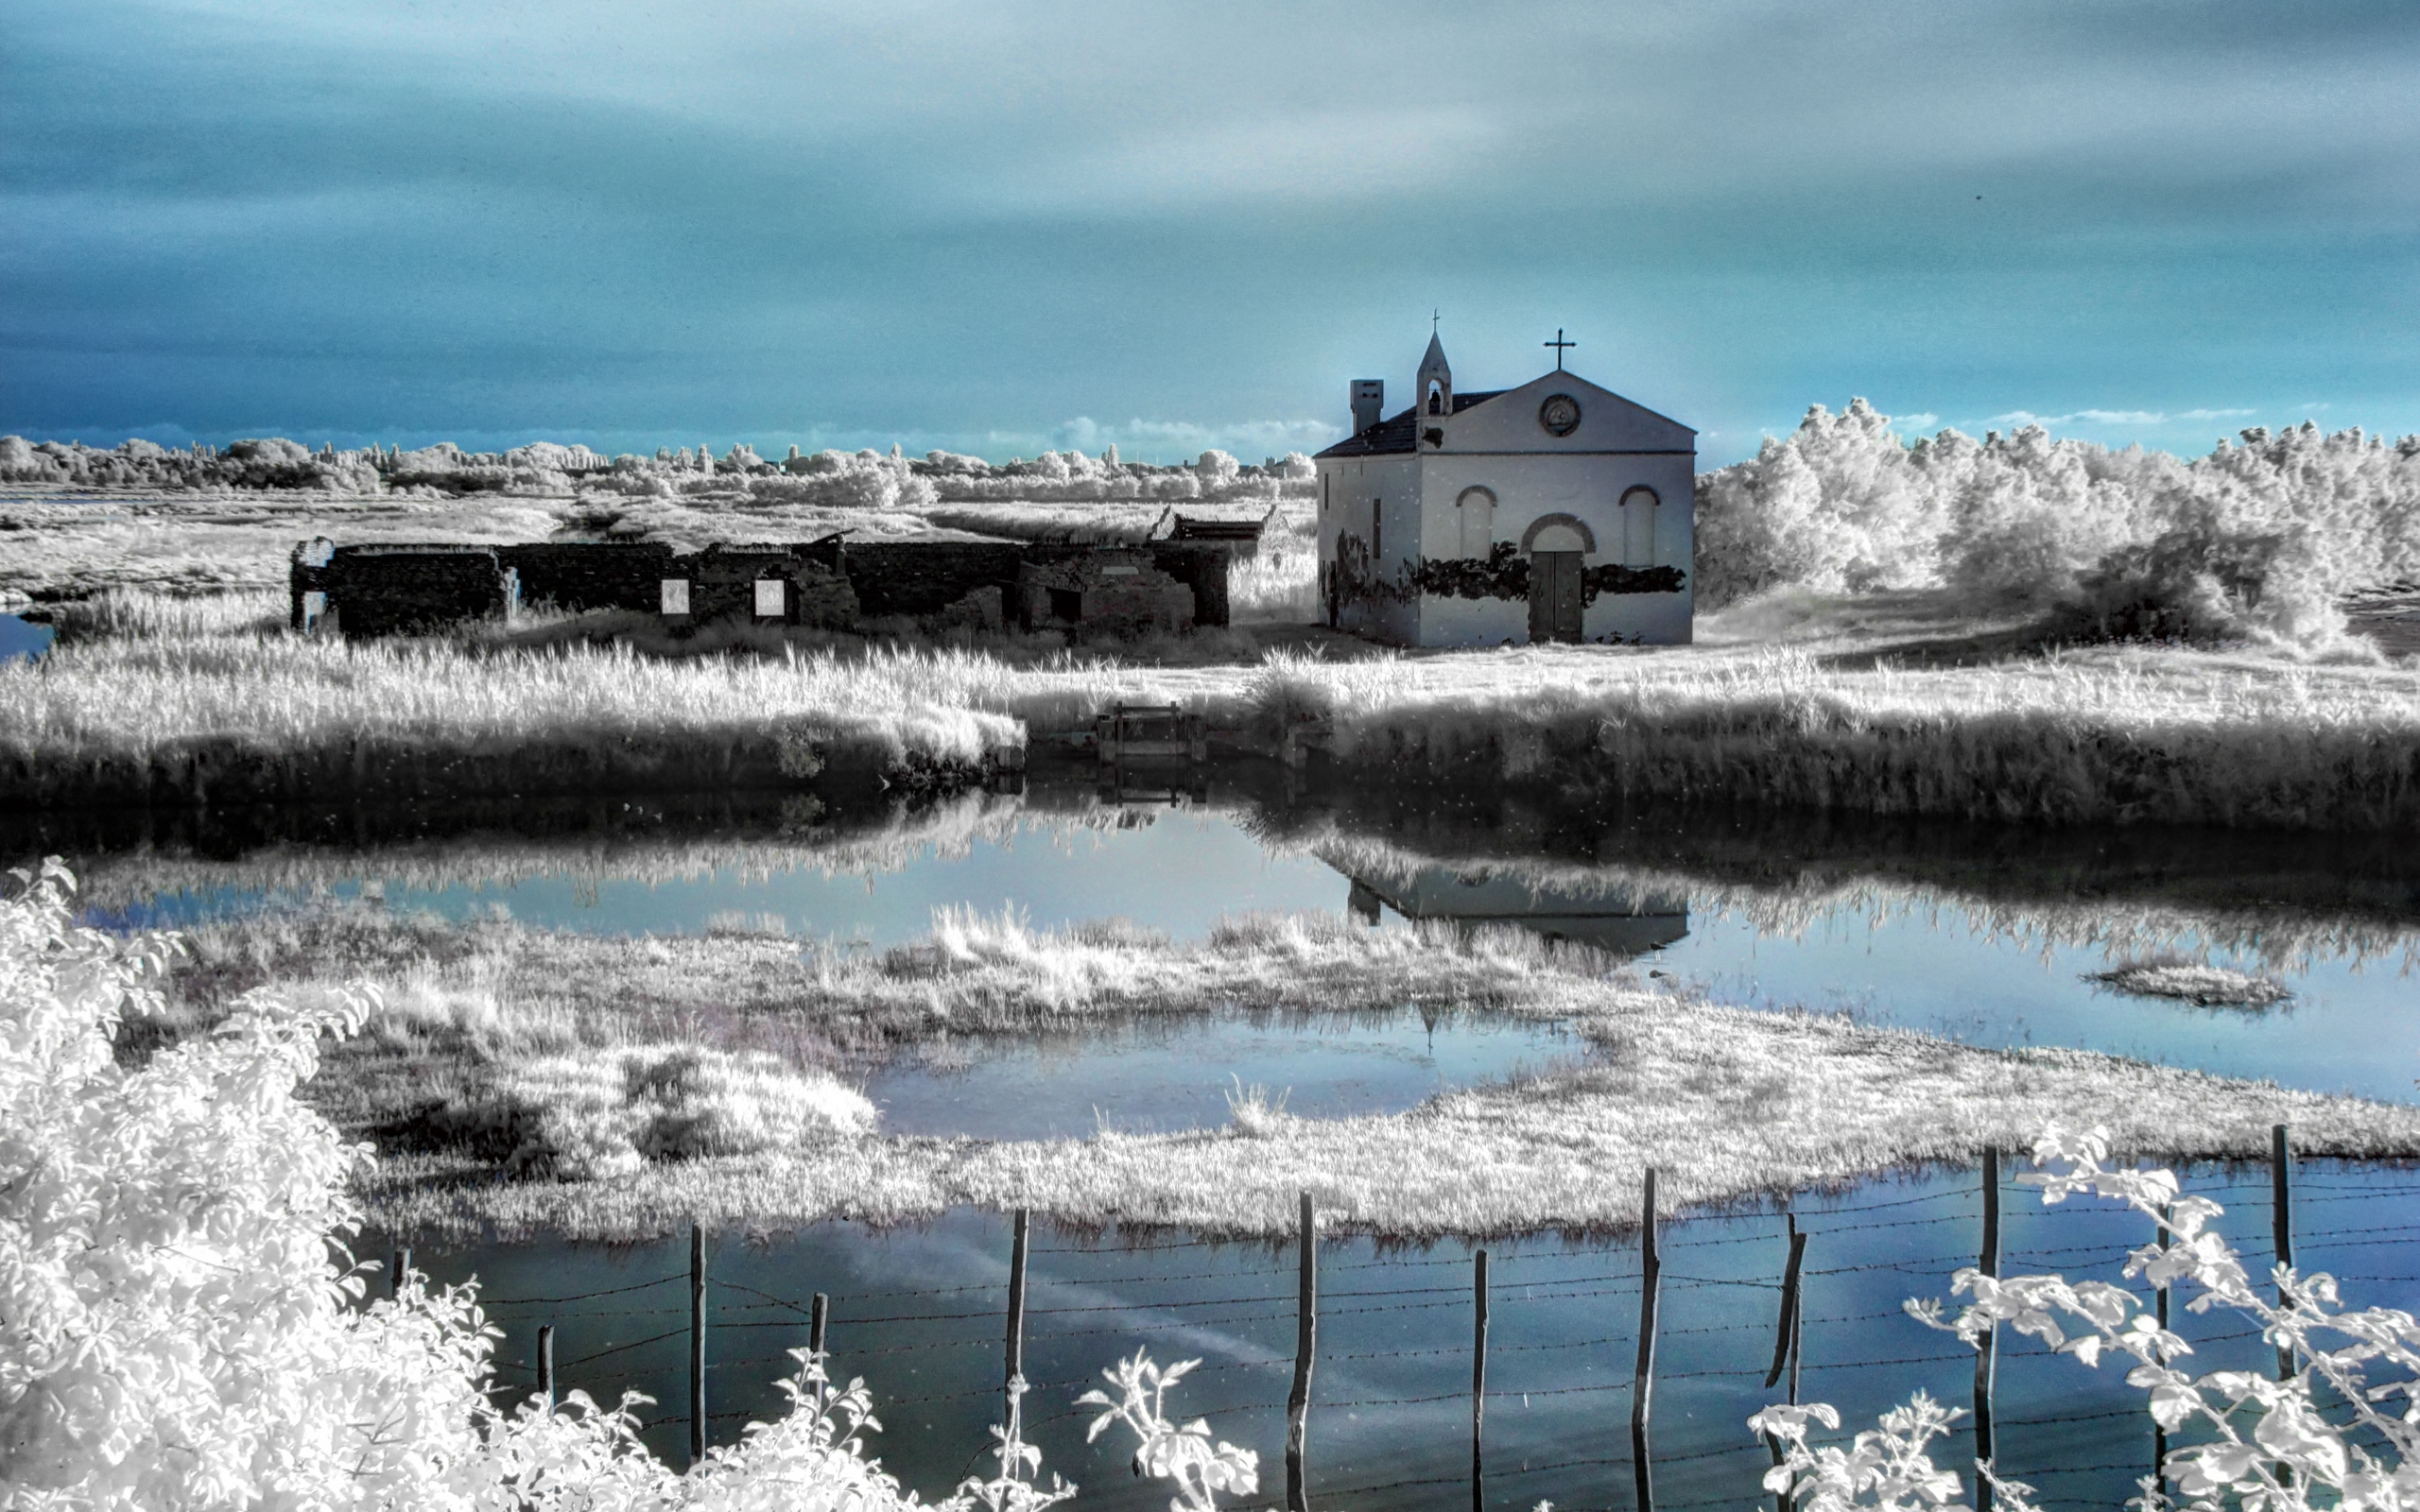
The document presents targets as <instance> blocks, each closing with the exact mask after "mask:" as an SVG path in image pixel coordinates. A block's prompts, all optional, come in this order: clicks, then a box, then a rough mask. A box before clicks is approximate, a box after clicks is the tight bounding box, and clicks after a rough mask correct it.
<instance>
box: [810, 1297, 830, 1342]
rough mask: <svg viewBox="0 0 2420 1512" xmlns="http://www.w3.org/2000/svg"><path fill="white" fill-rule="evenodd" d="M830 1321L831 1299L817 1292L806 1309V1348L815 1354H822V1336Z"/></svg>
mask: <svg viewBox="0 0 2420 1512" xmlns="http://www.w3.org/2000/svg"><path fill="white" fill-rule="evenodd" d="M831 1321H832V1298H830V1297H826V1296H824V1295H823V1294H822V1293H821V1292H818V1293H816V1294H815V1300H814V1301H812V1302H809V1303H808V1304H807V1308H806V1347H807V1349H809V1350H810V1351H812V1352H814V1353H816V1354H821V1353H823V1352H824V1350H823V1335H824V1332H825V1329H826V1327H827V1325H829V1324H830V1322H831Z"/></svg>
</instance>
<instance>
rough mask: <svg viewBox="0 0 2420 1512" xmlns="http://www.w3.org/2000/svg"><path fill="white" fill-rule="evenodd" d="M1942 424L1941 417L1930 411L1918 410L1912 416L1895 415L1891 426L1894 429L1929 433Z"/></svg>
mask: <svg viewBox="0 0 2420 1512" xmlns="http://www.w3.org/2000/svg"><path fill="white" fill-rule="evenodd" d="M1940 423H1941V417H1940V416H1938V415H1936V414H1934V413H1933V412H1932V411H1931V410H1928V409H1925V410H1918V411H1917V412H1916V413H1915V414H1912V415H1893V416H1892V417H1891V424H1892V426H1893V429H1896V430H1903V431H1928V430H1930V429H1932V428H1933V427H1934V426H1936V425H1938V424H1940Z"/></svg>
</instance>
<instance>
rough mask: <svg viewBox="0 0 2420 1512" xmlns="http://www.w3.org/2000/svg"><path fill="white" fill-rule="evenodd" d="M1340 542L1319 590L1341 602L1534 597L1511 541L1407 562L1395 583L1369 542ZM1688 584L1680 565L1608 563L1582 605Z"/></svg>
mask: <svg viewBox="0 0 2420 1512" xmlns="http://www.w3.org/2000/svg"><path fill="white" fill-rule="evenodd" d="M1336 544H1337V552H1336V562H1335V565H1334V566H1333V567H1329V568H1323V569H1322V573H1321V576H1322V584H1321V587H1322V591H1323V592H1325V593H1329V594H1331V595H1332V596H1333V598H1334V600H1335V601H1336V602H1338V603H1359V604H1379V603H1392V604H1409V603H1411V602H1413V601H1414V600H1416V599H1418V598H1419V597H1420V596H1421V595H1422V594H1426V595H1428V596H1430V597H1432V598H1472V599H1478V598H1495V599H1503V600H1506V601H1508V602H1512V603H1526V602H1528V600H1529V597H1530V558H1529V555H1528V554H1527V553H1525V552H1524V551H1522V550H1521V548H1520V547H1519V546H1517V545H1515V544H1513V542H1511V541H1498V542H1497V543H1496V544H1495V546H1494V547H1493V548H1491V549H1490V550H1489V552H1488V554H1487V556H1486V557H1485V558H1477V557H1431V558H1426V559H1424V560H1421V561H1412V560H1409V559H1406V560H1405V561H1404V562H1403V563H1402V572H1401V573H1400V574H1399V575H1397V576H1395V577H1393V578H1392V579H1390V578H1388V577H1385V576H1381V575H1379V574H1378V573H1377V572H1376V571H1375V570H1374V563H1372V561H1371V559H1370V547H1369V543H1368V542H1367V541H1363V540H1362V539H1361V538H1360V537H1358V536H1353V535H1347V536H1344V537H1341V538H1340V539H1339V540H1338V541H1337V543H1336ZM1687 581H1688V576H1687V575H1686V574H1685V573H1684V572H1682V571H1681V569H1680V568H1678V567H1624V566H1621V565H1620V564H1618V563H1615V562H1607V563H1605V564H1604V565H1602V566H1599V567H1590V568H1587V569H1585V570H1583V571H1582V574H1581V576H1580V592H1581V601H1582V603H1584V604H1594V603H1595V602H1597V600H1598V598H1599V596H1601V595H1603V594H1606V593H1679V592H1680V591H1681V590H1682V588H1683V587H1684V586H1685V584H1686V583H1687Z"/></svg>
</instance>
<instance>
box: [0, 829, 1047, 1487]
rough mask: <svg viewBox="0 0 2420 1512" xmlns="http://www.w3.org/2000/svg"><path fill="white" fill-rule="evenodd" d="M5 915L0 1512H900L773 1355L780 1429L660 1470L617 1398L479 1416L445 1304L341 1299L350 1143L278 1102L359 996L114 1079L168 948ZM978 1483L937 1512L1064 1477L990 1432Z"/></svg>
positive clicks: (831, 1400)
mask: <svg viewBox="0 0 2420 1512" xmlns="http://www.w3.org/2000/svg"><path fill="white" fill-rule="evenodd" d="M13 875H14V876H15V877H16V879H17V882H18V886H17V889H16V896H14V897H10V898H6V899H0V1038H5V1042H6V1043H7V1044H8V1045H9V1053H8V1054H7V1055H6V1056H5V1057H0V1507H7V1508H10V1509H15V1508H43V1509H47V1512H65V1509H78V1512H80V1509H112V1512H116V1509H125V1512H136V1509H153V1508H160V1507H177V1508H222V1507H223V1508H230V1509H233V1508H262V1507H294V1508H338V1509H341V1508H404V1507H409V1508H415V1509H420V1508H431V1509H439V1512H451V1509H461V1512H491V1509H493V1512H508V1509H510V1512H554V1509H562V1512H573V1509H579V1512H662V1509H670V1508H714V1509H717V1512H756V1509H763V1512H772V1509H775V1508H779V1509H784V1512H819V1509H832V1512H838V1509H841V1508H848V1509H853V1512H885V1509H891V1508H904V1507H910V1506H915V1505H917V1504H918V1503H917V1502H916V1499H915V1498H914V1497H913V1496H910V1495H908V1494H907V1493H905V1492H903V1491H902V1490H901V1489H900V1487H899V1486H898V1483H897V1482H896V1481H894V1480H893V1479H892V1478H891V1477H890V1476H889V1475H888V1474H886V1473H885V1472H884V1471H883V1470H882V1469H881V1468H880V1466H879V1465H878V1464H876V1463H875V1462H874V1461H873V1460H870V1459H869V1458H867V1457H866V1455H865V1452H864V1447H865V1446H864V1442H863V1438H862V1434H863V1432H865V1431H867V1430H871V1429H873V1428H874V1427H876V1426H877V1424H875V1422H874V1421H873V1417H872V1416H871V1413H870V1412H869V1410H868V1409H869V1405H870V1403H869V1400H868V1397H867V1394H866V1391H865V1389H864V1386H863V1385H862V1383H855V1382H853V1383H850V1385H849V1386H848V1387H847V1388H846V1389H843V1390H838V1391H836V1390H834V1389H833V1388H832V1387H831V1385H830V1384H829V1383H827V1382H826V1380H825V1378H824V1375H823V1371H822V1368H821V1362H820V1361H819V1360H816V1359H814V1358H811V1357H808V1356H807V1355H806V1354H805V1353H804V1351H797V1357H798V1358H799V1361H800V1367H799V1370H798V1372H797V1374H796V1375H795V1376H793V1377H792V1378H791V1379H790V1380H789V1381H787V1382H785V1383H783V1389H784V1390H785V1392H786V1393H787V1396H788V1398H789V1400H790V1401H791V1404H792V1406H791V1410H790V1411H789V1412H788V1413H787V1414H786V1415H785V1416H783V1417H780V1418H778V1419H777V1420H775V1421H772V1422H769V1423H761V1424H751V1425H750V1426H749V1428H748V1430H747V1432H746V1435H745V1436H744V1439H743V1441H742V1442H740V1443H738V1444H735V1445H732V1446H729V1447H726V1448H717V1449H715V1450H714V1451H712V1452H710V1453H709V1454H708V1456H707V1457H706V1459H705V1461H704V1462H703V1463H702V1464H700V1466H698V1467H697V1468H695V1469H692V1470H690V1471H689V1472H688V1473H686V1474H674V1473H673V1472H672V1471H671V1470H669V1469H666V1467H665V1466H663V1465H662V1464H661V1463H659V1462H658V1461H657V1460H656V1459H654V1457H653V1456H651V1455H649V1454H648V1452H646V1450H645V1449H644V1448H643V1447H642V1446H641V1445H640V1443H639V1440H638V1436H637V1422H636V1419H635V1418H634V1417H632V1416H631V1407H633V1406H634V1405H637V1404H639V1403H640V1402H643V1401H644V1400H645V1399H643V1398H632V1399H627V1400H625V1401H624V1403H623V1404H622V1406H621V1407H618V1408H616V1409H614V1410H611V1411H606V1410H600V1409H599V1408H597V1407H596V1405H595V1404H594V1403H592V1402H591V1401H590V1400H588V1399H587V1398H586V1397H584V1396H582V1395H580V1394H579V1393H577V1392H574V1393H571V1394H569V1395H568V1396H567V1398H566V1399H565V1400H564V1402H563V1404H562V1406H560V1407H556V1408H551V1409H550V1408H547V1407H545V1406H544V1405H543V1404H542V1403H540V1402H538V1401H536V1400H528V1401H525V1402H523V1403H522V1404H521V1405H520V1406H518V1407H517V1408H514V1409H510V1410H507V1409H503V1408H499V1407H498V1406H496V1405H495V1404H494V1402H493V1400H491V1399H490V1397H489V1396H488V1394H487V1388H488V1386H489V1385H490V1379H489V1354H490V1350H491V1349H492V1348H493V1343H494V1340H495V1337H496V1335H495V1332H494V1331H493V1330H492V1329H490V1328H488V1327H487V1326H486V1324H485V1322H484V1320H483V1318H482V1317H481V1315H480V1314H479V1310H478V1308H477V1305H476V1302H475V1297H474V1296H473V1294H472V1292H471V1291H470V1290H468V1289H465V1288H450V1289H443V1290H431V1289H429V1288H427V1287H425V1286H423V1285H422V1284H421V1283H420V1282H419V1281H418V1280H417V1279H414V1280H412V1281H411V1282H410V1283H409V1284H407V1285H406V1287H405V1288H404V1290H403V1293H402V1295H401V1296H400V1297H395V1298H393V1299H391V1300H387V1299H382V1300H379V1301H377V1302H373V1303H370V1304H368V1305H366V1306H365V1305H364V1304H363V1301H362V1279H361V1274H360V1271H359V1269H358V1268H357V1267H355V1266H353V1265H352V1264H350V1263H348V1262H347V1261H346V1259H345V1257H344V1249H343V1245H344V1243H345V1242H346V1241H347V1240H348V1239H349V1238H350V1236H351V1235H352V1234H353V1233H354V1229H355V1225H356V1222H357V1215H356V1213H355V1212H354V1209H353V1207H352V1206H351V1204H350V1202H349V1200H348V1199H347V1197H346V1195H345V1193H346V1190H347V1189H346V1180H347V1177H349V1176H350V1175H351V1174H352V1173H353V1172H354V1169H355V1168H356V1166H357V1165H358V1164H359V1163H360V1162H361V1161H363V1160H367V1159H368V1158H369V1156H368V1152H367V1151H366V1150H365V1149H363V1148H361V1147H359V1146H354V1145H350V1144H347V1143H345V1142H344V1141H343V1140H342V1139H340V1138H339V1137H338V1135H337V1131H336V1129H335V1128H334V1127H333V1126H331V1125H329V1124H328V1123H327V1121H326V1120H325V1119H323V1118H321V1117H320V1115H319V1114H318V1113H317V1112H316V1111H314V1110H313V1109H312V1108H310V1107H308V1106H307V1105H306V1104H304V1103H303V1102H302V1101H301V1100H300V1099H299V1098H298V1096H297V1095H296V1091H297V1089H298V1087H300V1085H301V1084H302V1082H303V1081H304V1080H306V1079H307V1078H308V1077H309V1076H310V1075H311V1074H312V1072H313V1071H314V1069H315V1068H316V1066H317V1063H318V1056H319V1045H320V1040H321V1039H322V1037H323V1036H326V1035H330V1034H343V1033H347V1032H350V1031H351V1030H352V1029H354V1027H356V1026H357V1025H358V1023H359V1022H360V1020H361V1017H362V1015H363V1012H364V1011H365V1007H366V1004H365V1002H364V1000H363V999H361V998H359V997H349V998H340V999H338V1000H337V1001H335V1002H333V1003H332V1004H330V1005H327V1006H325V1007H322V1008H318V1009H311V1010H303V1009H298V1008H294V1007H290V1006H287V1005H283V1004H280V1003H279V1002H277V1001H276V1000H275V999H273V998H270V997H267V996H263V995H259V994H254V995H251V996H249V997H247V998H245V999H243V1000H242V1001H241V1002H240V1003H238V1004H237V1005H236V1006H235V1008H234V1011H233V1013H232V1014H231V1015H230V1016H229V1017H228V1019H227V1020H226V1022H224V1023H222V1024H221V1025H219V1027H218V1028H217V1029H216V1031H215V1032H213V1033H211V1034H209V1035H206V1036H203V1037H200V1038H197V1039H191V1040H185V1041H183V1042H182V1043H179V1044H176V1045H173V1046H171V1047H169V1048H166V1049H163V1050H160V1051H158V1052H156V1053H155V1054H153V1055H151V1056H150V1057H148V1058H147V1059H142V1060H137V1061H128V1060H121V1058H120V1057H119V1056H118V1054H117V1052H116V1040H117V1039H118V1032H119V1030H120V1028H121V1026H123V1025H125V1024H127V1023H128V1022H130V1021H131V1020H134V1019H138V1018H141V1017H144V1016H147V1015H149V1014H153V1013H156V1012H157V1011H158V1010H159V1008H160V1005H161V987H162V982H163V980H164V975H165V972H166V971H167V969H168V966H169V963H170V960H171V957H172V955H173V954H174V952H175V945H174V942H173V941H172V940H170V939H169V938H167V937H165V936H136V937H134V938H131V939H120V938H117V937H114V936H108V935H104V934H101V933H99V932H96V931H93V930H85V929H77V928H74V927H72V926H71V917H70V912H69V895H70V889H71V887H72V885H73V879H72V878H70V877H69V876H68V875H67V873H66V872H65V870H64V868H61V867H60V866H59V865H58V864H57V863H56V862H52V863H50V864H49V865H48V866H47V867H45V868H44V869H43V872H42V873H41V874H40V875H38V876H29V875H27V874H26V873H24V872H18V873H14V874H13ZM1000 1466H1001V1469H1000V1471H999V1473H998V1474H997V1475H995V1476H994V1477H993V1478H992V1479H990V1480H984V1481H975V1482H969V1483H968V1484H967V1485H966V1486H961V1487H960V1488H959V1492H958V1493H957V1494H956V1495H954V1496H953V1497H951V1498H950V1499H949V1500H947V1501H945V1502H943V1503H940V1505H941V1506H942V1507H944V1508H949V1509H954V1512H971V1509H973V1508H975V1507H977V1506H982V1507H986V1508H991V1509H993V1512H1039V1509H1041V1508H1044V1507H1046V1506H1048V1505H1050V1504H1051V1503H1054V1502H1056V1501H1059V1500H1063V1498H1064V1496H1065V1494H1066V1488H1065V1487H1064V1486H1060V1485H1057V1484H1056V1483H1054V1485H1053V1486H1051V1487H1050V1488H1048V1489H1041V1488H1037V1487H1035V1486H1032V1485H1031V1484H1030V1479H1029V1478H1030V1476H1031V1474H1032V1473H1033V1471H1034V1469H1035V1466H1036V1459H1035V1456H1034V1454H1033V1452H1032V1451H1031V1450H1030V1448H1029V1446H1026V1445H1024V1444H1023V1443H1022V1442H1021V1441H1020V1440H1019V1438H1018V1434H1017V1418H1016V1417H1015V1416H1014V1415H1013V1414H1012V1415H1011V1421H1010V1424H1009V1426H1008V1428H1007V1429H1006V1430H1005V1431H1004V1432H1003V1434H1002V1436H1001V1443H1000Z"/></svg>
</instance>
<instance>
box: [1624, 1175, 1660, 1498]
mask: <svg viewBox="0 0 2420 1512" xmlns="http://www.w3.org/2000/svg"><path fill="white" fill-rule="evenodd" d="M1663 1275H1664V1260H1663V1257H1662V1256H1661V1255H1660V1254H1658V1253H1657V1252H1656V1248H1655V1168H1654V1167H1653V1166H1650V1167H1648V1169H1647V1181H1646V1192H1645V1196H1644V1198H1643V1200H1642V1202H1641V1204H1640V1213H1639V1226H1638V1367H1637V1369H1636V1370H1635V1371H1634V1373H1633V1374H1632V1377H1631V1394H1630V1453H1631V1472H1632V1476H1633V1479H1634V1481H1635V1483H1636V1485H1637V1488H1638V1512H1655V1468H1654V1466H1653V1464H1652V1463H1651V1461H1650V1459H1649V1457H1648V1446H1647V1419H1648V1414H1649V1411H1650V1410H1651V1407H1652V1405H1653V1394H1654V1390H1655V1299H1656V1296H1657V1293H1658V1292H1659V1291H1660V1290H1661V1288H1662V1282H1663Z"/></svg>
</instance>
